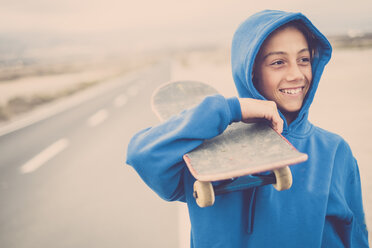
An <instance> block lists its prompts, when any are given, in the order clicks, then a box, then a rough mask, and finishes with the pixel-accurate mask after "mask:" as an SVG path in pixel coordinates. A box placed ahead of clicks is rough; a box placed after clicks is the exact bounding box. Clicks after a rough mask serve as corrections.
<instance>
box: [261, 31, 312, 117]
mask: <svg viewBox="0 0 372 248" xmlns="http://www.w3.org/2000/svg"><path fill="white" fill-rule="evenodd" d="M310 59H311V58H310V51H309V49H308V44H307V42H306V39H305V37H304V35H303V34H302V33H301V32H300V31H299V30H297V29H296V28H293V27H287V28H285V29H283V30H279V31H277V32H275V33H273V34H272V35H271V36H270V38H268V39H267V40H266V41H265V42H264V44H263V45H262V48H261V51H260V54H259V57H258V60H257V62H258V63H257V65H255V66H257V68H256V73H257V75H255V78H256V82H255V85H256V87H257V89H258V91H259V92H260V93H261V94H262V95H263V96H264V97H266V99H268V100H271V101H274V102H276V104H277V106H278V108H279V109H280V110H281V111H282V113H283V114H284V115H285V116H286V118H288V117H287V116H288V115H291V114H297V112H298V111H299V110H300V109H301V107H302V103H303V100H304V98H305V96H306V93H307V91H308V90H309V88H310V83H311V80H312V72H311V61H310Z"/></svg>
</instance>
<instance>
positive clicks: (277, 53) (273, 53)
mask: <svg viewBox="0 0 372 248" xmlns="http://www.w3.org/2000/svg"><path fill="white" fill-rule="evenodd" d="M308 51H309V48H303V49H301V50H300V51H299V52H298V53H303V52H308ZM286 54H287V53H286V52H281V51H278V52H269V53H268V54H266V55H265V56H264V57H263V58H262V60H265V59H266V58H267V57H269V56H271V55H286Z"/></svg>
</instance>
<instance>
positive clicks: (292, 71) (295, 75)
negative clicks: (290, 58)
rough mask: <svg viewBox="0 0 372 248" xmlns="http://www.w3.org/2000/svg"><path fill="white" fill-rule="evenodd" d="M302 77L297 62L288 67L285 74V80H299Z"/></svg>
mask: <svg viewBox="0 0 372 248" xmlns="http://www.w3.org/2000/svg"><path fill="white" fill-rule="evenodd" d="M304 78H305V76H304V74H303V73H302V71H301V70H300V68H299V66H298V65H297V64H296V65H292V66H289V67H288V71H287V75H286V80H287V81H288V82H291V81H300V80H303V79H304Z"/></svg>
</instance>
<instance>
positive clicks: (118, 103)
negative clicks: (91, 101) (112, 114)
mask: <svg viewBox="0 0 372 248" xmlns="http://www.w3.org/2000/svg"><path fill="white" fill-rule="evenodd" d="M127 102H128V98H127V97H126V96H125V95H124V94H122V95H120V96H117V97H116V98H115V100H114V105H115V107H118V108H119V107H122V106H123V105H125V104H126V103H127Z"/></svg>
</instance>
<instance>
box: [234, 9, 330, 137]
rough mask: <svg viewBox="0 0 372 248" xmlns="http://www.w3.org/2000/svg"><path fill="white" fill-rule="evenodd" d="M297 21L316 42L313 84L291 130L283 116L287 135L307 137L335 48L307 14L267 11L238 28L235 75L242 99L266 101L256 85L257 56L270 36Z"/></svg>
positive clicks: (254, 16)
mask: <svg viewBox="0 0 372 248" xmlns="http://www.w3.org/2000/svg"><path fill="white" fill-rule="evenodd" d="M294 20H300V21H302V22H303V23H304V24H305V25H306V27H307V28H308V29H309V30H310V31H311V32H312V33H313V35H314V37H315V40H316V42H315V43H316V44H315V54H314V56H313V60H312V75H313V76H312V78H313V80H312V83H311V86H310V89H309V91H308V93H307V96H306V98H305V100H304V103H303V105H302V108H301V110H300V112H299V114H298V116H297V118H296V119H295V120H294V121H293V122H292V123H291V125H290V126H288V124H287V122H286V120H285V118H284V116H283V114H282V113H280V115H281V117H282V119H283V120H284V127H283V134H287V133H297V134H303V133H305V132H306V131H307V129H308V127H306V123H308V121H307V117H308V112H309V108H310V105H311V103H312V101H313V99H314V95H315V92H316V90H317V88H318V84H319V80H320V78H321V75H322V73H323V70H324V67H325V65H326V64H327V63H328V61H329V60H330V58H331V54H332V47H331V44H330V43H329V41H328V40H327V39H326V38H325V36H324V35H323V34H322V33H320V31H319V30H318V29H317V28H316V27H315V26H314V25H313V24H312V23H311V22H310V20H309V19H307V18H306V17H305V16H304V15H303V14H301V13H290V12H283V11H275V10H265V11H262V12H259V13H257V14H254V15H252V16H251V17H249V18H248V19H247V20H245V21H244V22H243V23H242V24H241V25H240V26H239V27H238V29H237V31H236V32H235V34H234V37H233V41H232V48H231V65H232V73H233V78H234V82H235V85H236V88H237V91H238V93H239V96H240V97H248V98H254V99H261V100H266V99H265V98H264V97H263V96H262V95H261V94H260V93H259V92H258V91H257V89H256V88H255V87H254V85H253V82H252V69H253V64H254V61H255V58H256V55H257V53H258V51H259V50H260V47H261V45H262V44H263V42H264V41H265V39H266V38H267V37H268V36H269V34H270V33H272V32H273V31H274V30H275V29H277V28H278V27H280V26H282V25H284V24H286V23H288V22H290V21H294ZM279 112H280V111H279ZM309 125H310V124H309Z"/></svg>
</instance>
